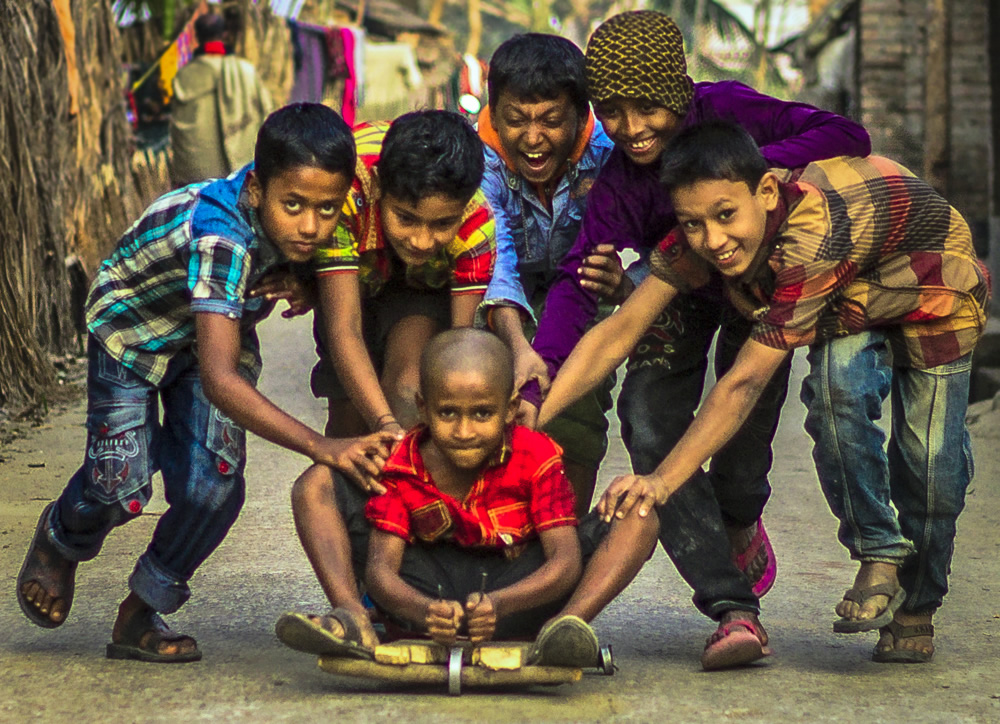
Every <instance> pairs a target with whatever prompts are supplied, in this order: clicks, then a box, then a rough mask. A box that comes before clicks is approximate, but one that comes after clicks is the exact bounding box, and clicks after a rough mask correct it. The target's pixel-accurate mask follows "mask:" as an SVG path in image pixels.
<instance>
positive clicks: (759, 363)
mask: <svg viewBox="0 0 1000 724" xmlns="http://www.w3.org/2000/svg"><path fill="white" fill-rule="evenodd" d="M789 354H790V352H789V350H785V349H776V348H774V347H768V346H766V345H763V344H761V343H760V342H757V341H755V340H753V339H750V340H747V342H746V343H745V344H744V345H743V348H742V349H741V350H740V352H739V354H738V355H737V357H736V361H735V362H734V363H733V366H732V368H730V370H729V371H728V372H727V373H726V374H725V375H723V376H722V378H721V379H720V380H719V381H718V382H716V384H715V386H714V387H713V388H712V391H711V392H710V393H709V394H708V397H706V398H705V401H704V402H703V403H702V405H701V409H700V410H699V411H698V414H697V415H696V416H695V418H694V421H693V422H692V423H691V426H690V427H688V429H687V432H685V433H684V436H683V437H682V438H681V439H680V440H679V441H678V443H677V444H676V445H675V446H674V448H673V450H671V451H670V453H669V454H668V455H667V457H666V458H664V460H663V462H661V463H660V464H659V465H658V466H657V468H656V470H654V471H653V472H652V473H651V474H649V475H623V476H620V477H618V478H616V479H615V480H614V481H613V482H612V483H611V485H609V486H608V489H607V490H606V491H605V492H604V495H603V496H602V497H601V500H600V501H599V502H598V504H597V510H598V512H599V513H600V514H601V515H602V516H603V517H604V519H605V520H607V521H610V520H611V518H612V517H613V516H614V515H616V514H617V516H618V517H619V518H624V517H625V516H626V515H627V514H628V512H629V511H630V510H631V509H632V507H633V506H634V505H636V504H638V505H639V515H640V516H645V515H646V514H647V513H649V511H650V509H651V508H652V507H653V505H663V503H665V502H666V501H667V499H668V498H669V497H670V495H671V494H672V493H673V492H674V491H675V490H677V489H678V488H679V487H681V485H683V484H684V483H685V482H686V481H687V480H688V478H690V477H691V476H692V475H693V474H694V473H695V472H696V471H697V470H698V469H699V468H700V467H701V466H702V465H704V464H705V462H706V461H708V459H709V458H711V457H712V455H714V454H715V453H716V452H718V451H719V450H720V449H721V448H722V447H723V446H724V445H725V444H726V443H727V442H729V440H730V439H731V438H732V437H733V435H735V434H736V433H737V432H738V431H739V429H740V427H741V426H742V425H743V422H744V421H745V420H746V418H747V415H749V414H750V411H751V410H752V409H753V406H754V404H756V402H757V399H758V398H759V397H760V393H761V392H762V391H763V389H764V388H765V387H766V386H767V383H768V382H769V381H770V379H771V377H772V376H773V375H774V373H775V371H776V370H777V369H778V367H780V366H781V363H782V362H783V361H784V360H785V358H787V357H788V355H789ZM557 381H558V380H557Z"/></svg>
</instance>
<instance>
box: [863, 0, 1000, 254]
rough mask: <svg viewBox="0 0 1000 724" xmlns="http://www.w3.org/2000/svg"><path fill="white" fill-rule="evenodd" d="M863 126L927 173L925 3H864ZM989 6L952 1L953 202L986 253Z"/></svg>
mask: <svg viewBox="0 0 1000 724" xmlns="http://www.w3.org/2000/svg"><path fill="white" fill-rule="evenodd" d="M861 3H862V4H861V15H860V33H861V43H860V50H859V53H860V59H859V60H860V62H859V82H860V87H861V121H862V123H863V124H864V125H865V127H866V128H867V129H868V132H869V133H870V134H871V136H872V147H873V149H874V151H875V153H880V154H883V155H886V156H890V157H892V158H895V159H897V160H899V161H900V162H901V163H903V164H904V165H905V166H907V167H909V168H910V169H911V170H912V171H914V173H920V172H921V170H922V167H923V153H924V78H925V75H926V74H925V68H924V62H925V44H926V33H927V25H926V18H927V2H926V0H861ZM988 29H989V22H988V17H987V4H986V3H984V2H983V1H982V0H952V2H951V33H950V38H951V48H950V50H951V68H950V75H949V82H950V89H949V94H950V104H949V105H950V109H951V110H950V114H949V124H950V139H949V140H950V154H949V169H948V181H947V183H948V189H947V196H948V199H949V201H951V203H952V204H953V205H954V206H955V207H956V208H957V209H958V210H959V211H961V212H962V214H963V215H965V217H966V219H967V220H968V221H969V223H970V225H971V226H972V227H973V234H974V236H975V237H976V242H977V245H978V246H979V247H980V249H981V252H982V253H984V254H985V251H986V248H987V225H988V218H989V206H990V204H989V164H990V140H989V137H990V133H991V125H990V84H989V57H988V50H987V48H988V37H987V34H988Z"/></svg>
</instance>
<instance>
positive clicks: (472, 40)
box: [465, 0, 483, 56]
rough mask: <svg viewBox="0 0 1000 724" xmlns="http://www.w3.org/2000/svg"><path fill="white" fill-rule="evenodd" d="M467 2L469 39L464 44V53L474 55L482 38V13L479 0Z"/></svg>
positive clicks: (477, 51) (476, 53)
mask: <svg viewBox="0 0 1000 724" xmlns="http://www.w3.org/2000/svg"><path fill="white" fill-rule="evenodd" d="M468 3H469V41H468V42H467V43H466V45H465V54H466V55H472V56H476V55H478V53H479V45H480V43H482V40H483V13H482V11H481V9H480V7H479V0H468Z"/></svg>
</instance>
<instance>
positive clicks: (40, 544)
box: [17, 501, 77, 628]
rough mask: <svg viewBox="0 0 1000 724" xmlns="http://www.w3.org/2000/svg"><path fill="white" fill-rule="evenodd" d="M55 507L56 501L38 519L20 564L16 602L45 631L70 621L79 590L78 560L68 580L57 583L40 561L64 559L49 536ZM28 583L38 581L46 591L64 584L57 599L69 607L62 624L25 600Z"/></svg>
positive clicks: (68, 575) (72, 565) (71, 565)
mask: <svg viewBox="0 0 1000 724" xmlns="http://www.w3.org/2000/svg"><path fill="white" fill-rule="evenodd" d="M53 507H55V501H53V502H51V503H49V504H48V505H46V506H45V510H43V511H42V514H41V515H40V516H39V517H38V525H36V526H35V535H34V537H33V538H32V539H31V546H30V547H29V548H28V553H27V554H26V555H25V556H24V563H22V564H21V572H20V573H18V574H17V603H18V605H19V606H20V607H21V610H22V611H24V615H25V616H27V617H28V618H29V619H31V622H32V623H33V624H35V625H37V626H41V627H42V628H58V627H59V626H62V625H63V624H64V623H66V619H67V618H69V610H70V608H71V607H72V605H73V592H74V590H75V588H76V566H77V563H76V561H70V562H69V563H70V565H69V572H68V573H67V574H66V579H68V580H63V581H56V580H55V578H54V577H53V576H52V574H51V571H49V570H48V569H46V568H45V566H44V564H43V563H42V562H41V561H39V560H38V558H39V556H40V555H44V556H45V557H46V558H47V559H49V560H51V559H53V558H62V555H61V554H60V553H59V551H57V550H56V549H55V547H53V545H52V543H50V542H49V538H48V533H47V532H46V528H47V527H48V522H49V516H50V515H51V514H52V508H53ZM28 581H35V582H36V583H37V584H38V585H40V586H41V587H42V588H44V589H45V590H46V591H51V590H52V589H53V588H55V587H56V584H63V586H64V590H63V592H62V595H61V596H57V597H56V600H57V601H60V600H61V601H63V602H64V603H65V604H66V608H65V611H64V612H63V619H62V621H53V620H52V619H51V618H49V615H48V614H45V613H42V611H41V609H40V608H38V606H36V605H35V604H34V603H32V602H31V601H29V600H28V599H27V597H25V595H24V584H25V583H27V582H28Z"/></svg>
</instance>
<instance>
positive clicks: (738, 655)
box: [701, 619, 771, 671]
mask: <svg viewBox="0 0 1000 724" xmlns="http://www.w3.org/2000/svg"><path fill="white" fill-rule="evenodd" d="M716 637H718V638H716ZM713 639H714V640H713ZM770 655H771V649H769V648H768V647H767V646H764V645H763V644H762V643H761V639H760V635H759V634H758V633H757V627H756V626H754V624H753V622H752V621H745V620H743V619H737V620H735V621H730V622H729V623H724V624H719V628H717V629H716V630H715V633H714V634H712V636H711V637H709V639H708V641H707V642H706V643H705V650H704V652H702V654H701V667H702V668H703V669H704V670H705V671H715V670H717V669H730V668H733V667H734V666H744V665H746V664H749V663H751V662H753V661H757V660H758V659H762V658H764V657H765V656H770Z"/></svg>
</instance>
